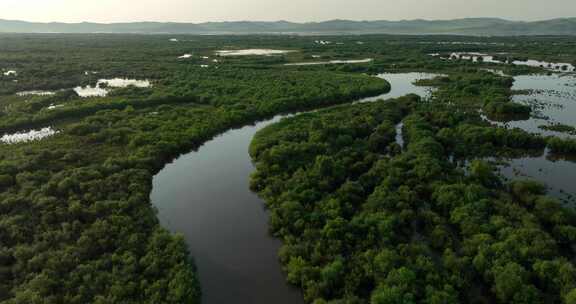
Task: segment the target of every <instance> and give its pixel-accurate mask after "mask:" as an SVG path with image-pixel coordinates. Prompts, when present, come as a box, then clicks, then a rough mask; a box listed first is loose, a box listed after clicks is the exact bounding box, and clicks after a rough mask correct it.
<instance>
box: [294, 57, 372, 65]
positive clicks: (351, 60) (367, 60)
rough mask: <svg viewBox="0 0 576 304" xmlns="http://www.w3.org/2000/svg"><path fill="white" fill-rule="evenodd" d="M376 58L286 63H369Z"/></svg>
mask: <svg viewBox="0 0 576 304" xmlns="http://www.w3.org/2000/svg"><path fill="white" fill-rule="evenodd" d="M372 61H374V59H372V58H366V59H350V60H330V61H316V62H295V63H286V64H285V65H292V66H300V65H324V64H352V63H368V62H372Z"/></svg>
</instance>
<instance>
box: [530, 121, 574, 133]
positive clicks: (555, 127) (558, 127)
mask: <svg viewBox="0 0 576 304" xmlns="http://www.w3.org/2000/svg"><path fill="white" fill-rule="evenodd" d="M538 128H540V129H542V130H547V131H554V132H560V133H566V134H571V135H576V128H574V127H573V126H568V125H565V124H560V123H557V124H552V125H542V126H538Z"/></svg>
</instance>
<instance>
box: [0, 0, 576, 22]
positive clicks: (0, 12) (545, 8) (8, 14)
mask: <svg viewBox="0 0 576 304" xmlns="http://www.w3.org/2000/svg"><path fill="white" fill-rule="evenodd" d="M466 17H500V18H505V19H511V20H526V21H532V20H543V19H551V18H560V17H576V0H547V1H542V0H0V19H11V20H25V21H37V22H52V21H59V22H82V21H91V22H103V23H109V22H131V21H174V22H194V23H196V22H206V21H239V20H250V21H277V20H288V21H295V22H308V21H324V20H332V19H351V20H401V19H454V18H466Z"/></svg>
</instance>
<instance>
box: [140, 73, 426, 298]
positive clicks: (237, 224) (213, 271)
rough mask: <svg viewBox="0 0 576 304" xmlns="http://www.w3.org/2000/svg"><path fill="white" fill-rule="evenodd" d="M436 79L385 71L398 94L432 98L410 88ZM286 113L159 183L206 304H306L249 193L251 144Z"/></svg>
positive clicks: (168, 169)
mask: <svg viewBox="0 0 576 304" xmlns="http://www.w3.org/2000/svg"><path fill="white" fill-rule="evenodd" d="M434 76H435V75H434V74H423V73H404V74H381V75H379V77H383V78H385V79H387V80H388V81H389V82H390V83H391V85H392V90H391V92H390V93H388V94H382V95H379V96H375V97H372V98H366V99H362V100H359V101H358V102H369V101H374V100H377V99H381V98H392V97H399V96H403V95H406V94H409V93H416V94H422V95H426V96H428V94H429V92H430V90H429V89H428V88H422V87H417V86H415V85H413V84H412V83H413V82H414V81H415V80H417V79H422V78H425V77H434ZM282 117H284V116H281V115H279V116H276V117H274V118H272V119H269V120H266V121H262V122H259V123H257V124H255V125H251V126H245V127H243V128H240V129H235V130H229V131H227V132H225V133H224V134H222V135H220V136H218V137H216V138H214V139H213V140H211V141H208V142H207V143H205V144H204V145H203V146H201V147H200V148H199V149H198V151H193V152H190V153H188V154H185V155H182V156H181V157H179V158H177V159H176V160H174V161H173V162H172V163H170V164H167V165H166V166H165V167H164V169H163V170H162V171H160V172H159V173H158V174H157V175H156V176H155V177H154V180H153V190H152V193H151V201H152V203H153V204H154V206H155V207H156V208H157V209H158V217H159V219H160V222H161V224H162V225H163V226H164V227H165V228H167V229H169V230H171V231H173V232H179V233H182V234H183V235H184V237H185V239H186V241H187V244H188V245H189V249H190V252H191V254H192V256H193V257H194V258H195V261H196V264H197V266H198V271H199V275H200V282H201V285H202V292H203V299H202V300H203V301H202V303H205V304H215V303H254V304H259V303H262V304H264V303H266V304H268V303H275V304H282V303H286V304H288V303H291V304H294V303H303V300H302V296H301V294H300V292H299V291H298V290H296V289H294V288H292V287H290V286H288V285H287V284H286V283H285V278H284V274H283V273H282V271H281V267H280V264H279V261H278V258H277V252H278V249H279V248H280V242H279V241H278V240H276V239H274V238H272V237H270V236H269V234H268V216H267V214H266V210H265V209H264V202H263V201H262V200H261V199H260V198H259V197H258V196H257V195H256V194H254V193H252V192H251V191H250V189H249V180H250V174H251V173H252V172H253V171H254V167H253V165H252V161H251V159H250V156H249V155H248V147H249V145H250V142H251V140H252V138H253V136H254V134H255V133H256V132H258V131H259V130H261V129H262V128H264V127H266V126H268V125H270V124H273V123H275V122H278V121H279V120H280V119H281V118H282Z"/></svg>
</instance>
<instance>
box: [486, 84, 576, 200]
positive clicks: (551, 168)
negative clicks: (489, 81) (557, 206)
mask: <svg viewBox="0 0 576 304" xmlns="http://www.w3.org/2000/svg"><path fill="white" fill-rule="evenodd" d="M513 90H518V91H524V92H523V93H521V94H517V95H515V96H513V100H514V101H516V102H519V103H523V104H527V105H530V106H531V107H532V109H533V114H532V115H531V117H530V118H529V119H526V120H519V121H509V122H495V121H492V123H494V124H496V125H499V126H507V127H508V128H520V129H522V130H525V131H527V132H530V133H536V134H541V135H543V136H558V137H562V138H576V135H574V134H566V133H561V132H556V131H549V130H544V129H541V128H539V126H547V125H554V124H564V125H569V126H576V115H575V114H576V77H575V76H574V75H570V74H550V75H526V76H516V77H514V86H513ZM505 161H506V162H507V165H505V166H500V173H501V174H502V175H503V176H505V177H507V178H509V179H535V180H538V181H540V182H542V183H545V184H546V185H547V186H548V190H549V194H550V195H552V196H554V197H556V198H558V199H560V200H561V201H563V202H564V203H566V204H567V205H569V206H573V207H574V206H576V203H575V202H574V199H573V197H574V196H576V187H575V186H574V181H575V180H576V161H575V159H562V158H558V157H556V156H553V155H551V154H550V153H548V151H544V152H543V153H542V154H541V155H532V156H528V157H522V158H516V159H506V160H505Z"/></svg>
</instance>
